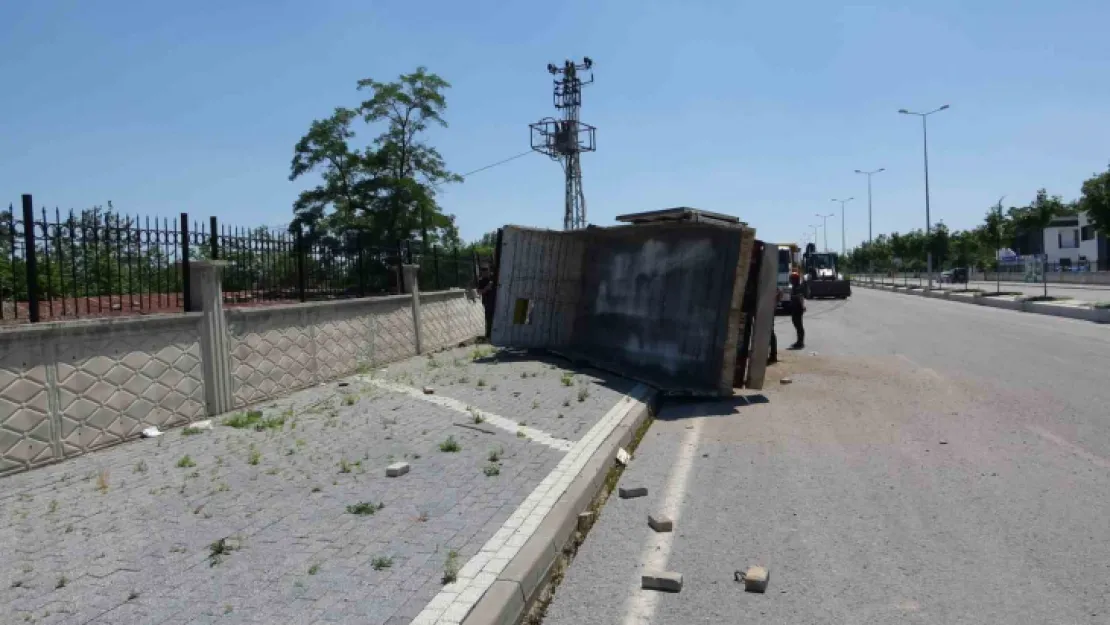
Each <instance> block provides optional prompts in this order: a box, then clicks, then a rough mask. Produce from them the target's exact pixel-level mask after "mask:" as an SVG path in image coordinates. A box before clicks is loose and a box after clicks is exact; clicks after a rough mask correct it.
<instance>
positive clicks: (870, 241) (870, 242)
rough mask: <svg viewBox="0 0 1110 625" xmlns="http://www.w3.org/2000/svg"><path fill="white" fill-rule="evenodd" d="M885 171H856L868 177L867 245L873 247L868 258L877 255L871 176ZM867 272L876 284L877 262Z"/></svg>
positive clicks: (881, 168)
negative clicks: (872, 225) (872, 214)
mask: <svg viewBox="0 0 1110 625" xmlns="http://www.w3.org/2000/svg"><path fill="white" fill-rule="evenodd" d="M884 171H886V168H885V167H880V168H878V169H874V170H872V171H863V170H862V169H857V170H856V173H857V174H863V175H865V176H867V243H868V245H869V246H870V247H871V249H869V250H868V256H871V255H872V254H874V253H875V250H874V247H873V246H874V245H875V239H874V237H873V236H872V235H871V176H874V175H875V174H877V173H879V172H884ZM867 271H868V272H869V273H870V274H871V282H872V283H874V282H875V261H874V260H872V261H871V262H870V263H869V266H868V269H867Z"/></svg>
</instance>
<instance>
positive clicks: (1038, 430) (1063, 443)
mask: <svg viewBox="0 0 1110 625" xmlns="http://www.w3.org/2000/svg"><path fill="white" fill-rule="evenodd" d="M1025 428H1026V429H1027V430H1029V431H1030V432H1032V433H1034V434H1036V435H1037V436H1040V437H1041V438H1043V439H1045V440H1047V441H1049V442H1052V443H1056V444H1057V445H1059V446H1060V447H1063V448H1064V449H1065V450H1067V451H1069V452H1071V453H1073V454H1075V455H1077V456H1079V457H1080V458H1083V459H1084V460H1086V461H1088V462H1090V463H1091V464H1093V465H1095V466H1096V467H1100V468H1103V469H1110V460H1107V459H1106V458H1103V457H1101V456H1096V455H1095V454H1092V453H1091V452H1089V451H1087V450H1086V449H1083V448H1082V447H1080V446H1079V445H1075V444H1073V443H1071V442H1069V441H1067V440H1065V439H1063V438H1061V437H1059V436H1057V435H1055V434H1053V433H1052V432H1049V431H1048V430H1046V429H1044V428H1042V427H1040V426H1036V425H1027V426H1025Z"/></svg>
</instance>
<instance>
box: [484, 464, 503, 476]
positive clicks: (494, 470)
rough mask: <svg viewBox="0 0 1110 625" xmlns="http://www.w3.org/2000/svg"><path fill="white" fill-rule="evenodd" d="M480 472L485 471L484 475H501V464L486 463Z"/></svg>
mask: <svg viewBox="0 0 1110 625" xmlns="http://www.w3.org/2000/svg"><path fill="white" fill-rule="evenodd" d="M482 473H485V474H486V477H493V476H495V475H501V466H500V465H498V464H495V463H492V462H491V463H489V464H487V465H486V467H485V468H484V469H482Z"/></svg>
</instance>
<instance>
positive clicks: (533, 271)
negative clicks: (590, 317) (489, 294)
mask: <svg viewBox="0 0 1110 625" xmlns="http://www.w3.org/2000/svg"><path fill="white" fill-rule="evenodd" d="M585 251H586V238H585V236H584V233H583V232H582V231H579V232H557V231H553V230H536V229H532V228H520V227H517V226H506V227H505V228H503V229H502V234H501V270H500V271H501V273H500V275H499V276H498V296H497V307H496V310H495V312H494V323H493V337H492V338H493V342H494V343H495V344H497V345H512V346H514V347H522V348H532V347H550V348H561V347H566V346H567V345H568V344H569V343H570V340H571V334H572V332H573V330H574V322H575V318H576V316H577V314H578V307H579V306H578V305H579V299H580V297H581V290H582V273H583V272H582V259H583V256H584V254H585ZM521 300H523V301H527V302H528V305H529V306H530V307H531V308H530V310H531V314H530V315H529V318H528V319H527V323H515V321H518V320H516V319H514V313H515V311H516V308H517V305H518V301H521Z"/></svg>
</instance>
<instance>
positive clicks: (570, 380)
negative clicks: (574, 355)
mask: <svg viewBox="0 0 1110 625" xmlns="http://www.w3.org/2000/svg"><path fill="white" fill-rule="evenodd" d="M560 381H561V382H562V383H563V386H574V374H573V373H564V374H563V377H562V378H561V379H560Z"/></svg>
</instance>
